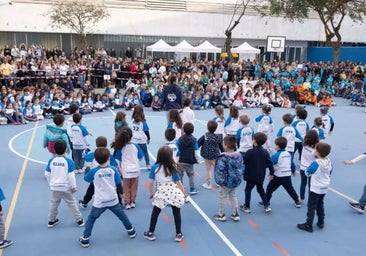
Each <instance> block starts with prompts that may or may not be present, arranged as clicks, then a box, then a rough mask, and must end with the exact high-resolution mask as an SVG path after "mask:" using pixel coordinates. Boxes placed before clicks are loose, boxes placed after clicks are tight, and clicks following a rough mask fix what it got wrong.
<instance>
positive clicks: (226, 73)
mask: <svg viewBox="0 0 366 256" xmlns="http://www.w3.org/2000/svg"><path fill="white" fill-rule="evenodd" d="M15 47H16V46H15ZM32 49H33V50H34V51H32ZM32 49H31V50H29V49H28V51H26V52H27V54H25V53H24V51H23V53H21V51H20V52H19V54H17V55H15V56H14V55H13V54H12V52H13V51H12V49H11V51H10V54H8V53H6V52H5V51H4V53H3V55H4V56H3V58H2V64H1V65H0V73H1V75H2V77H1V83H2V87H1V103H0V107H1V110H2V114H3V118H4V119H2V122H4V123H13V124H20V123H26V122H29V121H37V120H40V119H43V118H51V119H52V120H53V122H54V124H50V125H47V127H46V133H45V136H44V143H43V145H44V147H45V148H47V149H48V150H49V151H50V153H52V154H53V157H52V158H51V160H50V162H49V163H48V165H47V168H46V172H45V176H46V178H47V181H48V182H49V184H50V190H51V207H50V213H49V222H48V227H50V228H52V227H54V226H55V225H56V224H58V222H59V220H58V219H57V207H58V204H59V203H60V200H61V199H64V200H65V201H66V202H67V203H68V205H69V207H70V209H71V211H72V214H73V216H74V218H75V221H76V223H77V224H78V225H79V226H84V225H85V226H86V227H85V230H84V233H83V235H82V236H81V237H80V239H79V242H80V244H81V246H83V247H88V246H89V238H90V236H91V231H92V229H93V225H94V223H95V221H96V219H97V218H98V217H99V216H100V215H101V214H102V213H103V212H104V211H105V210H106V209H109V210H111V211H112V212H113V213H114V214H115V215H116V216H117V217H118V218H119V219H120V220H121V221H122V223H123V225H124V227H125V229H126V230H127V233H128V236H129V237H130V238H134V237H135V236H136V231H135V228H134V226H133V225H132V224H131V222H130V221H129V219H128V217H127V215H126V214H125V213H124V210H123V208H122V206H121V205H123V207H124V209H126V210H129V209H133V208H135V207H136V199H137V186H138V177H139V174H140V164H139V161H140V160H141V159H143V158H144V159H145V164H146V168H147V169H148V170H149V171H150V174H149V178H150V183H149V192H150V198H151V199H152V201H153V205H154V207H153V210H152V213H151V219H150V225H149V228H148V230H147V231H146V232H144V234H143V236H144V237H145V238H146V239H148V240H151V241H152V240H155V239H156V236H155V233H154V232H155V227H156V223H157V219H158V216H159V214H160V212H161V210H162V209H163V208H164V207H166V206H167V205H171V206H172V211H173V215H174V219H175V228H176V234H175V241H177V242H180V241H182V239H183V237H184V236H183V233H182V231H181V215H180V208H181V207H182V206H183V205H184V203H185V202H186V201H187V195H192V196H193V195H195V194H197V193H198V192H199V190H198V189H197V184H196V182H195V176H194V165H195V164H197V163H199V162H201V157H202V158H203V160H202V161H203V162H204V163H205V169H206V170H205V173H206V182H205V183H204V184H203V185H202V187H203V188H205V189H212V188H213V186H218V188H219V211H218V213H217V214H215V215H214V216H213V218H214V219H215V220H218V221H226V219H227V217H226V215H225V205H226V200H227V198H229V200H230V202H231V204H230V205H231V207H232V213H231V216H230V217H231V219H232V220H233V221H239V220H240V214H239V211H243V212H245V213H248V214H249V213H251V207H250V203H251V191H252V189H253V188H254V187H256V188H257V192H258V193H259V195H260V197H261V202H260V204H261V205H263V207H264V211H265V212H267V213H268V212H270V211H271V204H270V201H271V199H272V194H273V193H274V192H275V191H276V189H277V188H278V187H279V186H283V187H284V188H285V189H286V191H287V192H288V194H289V195H290V197H291V198H292V200H293V201H294V204H295V206H296V207H301V206H302V205H303V204H304V201H305V188H306V186H307V185H308V186H309V195H308V203H307V206H308V212H307V219H306V222H305V223H303V224H298V225H297V227H298V228H299V229H301V230H305V231H308V232H313V221H314V216H315V213H316V214H317V217H318V222H317V226H318V227H319V228H320V229H322V228H324V202H323V200H324V196H325V194H326V193H327V190H328V187H329V184H330V176H331V172H332V164H331V161H330V159H329V158H328V155H329V153H330V151H331V146H330V145H329V144H328V143H326V142H325V140H326V136H329V135H330V134H331V133H332V131H333V129H334V120H333V118H332V117H331V116H330V115H329V114H328V111H329V109H330V108H331V107H332V106H333V105H334V102H333V101H332V97H336V96H342V97H346V98H349V99H350V103H351V104H353V102H355V100H354V98H355V97H354V95H355V94H357V93H358V94H359V96H360V97H359V98H361V96H362V95H363V92H364V85H365V83H364V77H363V73H364V70H363V66H362V64H361V63H359V64H355V63H351V62H342V63H338V64H337V65H334V66H332V65H330V64H329V63H318V64H316V63H303V64H299V63H296V62H294V63H285V62H283V61H278V62H272V63H269V62H266V61H264V62H262V63H261V64H260V63H258V62H257V61H256V60H253V61H241V62H237V63H230V62H228V61H227V60H224V59H222V60H219V61H216V62H213V61H206V60H201V61H198V62H193V61H192V60H190V59H186V60H183V61H180V62H175V61H167V60H164V59H160V60H153V59H151V58H147V59H141V58H125V59H123V58H120V57H114V56H110V55H108V54H100V53H99V54H97V53H95V56H92V57H90V58H89V57H88V55H86V54H80V55H78V54H79V53H80V52H77V51H76V52H74V53H73V55H71V56H70V57H69V58H67V57H65V54H63V53H61V54H59V52H58V51H56V52H55V53H54V54H52V55H49V54H47V51H42V50H41V51H37V50H36V49H37V48H36V47H34V48H32ZM48 57H49V58H48ZM18 62H20V63H23V64H24V67H25V68H26V70H28V71H29V70H32V69H33V71H32V72H34V73H32V75H31V76H20V75H19V74H18V72H19V71H20V69H18V66H17V63H18ZM35 63H36V66H37V68H34V65H35ZM82 65H85V66H84V68H80V67H81V66H82ZM98 65H99V66H98ZM104 65H105V67H104ZM9 66H11V67H12V68H10V69H9V68H8V67H9ZM107 67H111V68H110V71H111V73H110V74H108V73H107V71H106V70H107ZM123 67H128V71H127V69H126V71H123V70H122V68H123ZM13 68H14V69H13ZM22 68H23V66H22ZM73 68H74V71H75V72H76V73H73V72H74V71H72V69H73ZM9 70H11V72H10V73H7V72H8V71H9ZM23 71H24V70H23ZM47 72H48V73H47ZM98 72H101V73H98ZM113 72H115V74H112V73H113ZM121 72H125V73H123V74H124V75H126V74H127V75H126V77H121ZM96 88H103V90H104V92H103V93H96V90H95V89H96ZM122 93H123V94H122ZM357 102H359V101H357ZM359 103H360V104H361V105H360V106H362V103H361V102H359ZM299 104H301V105H299ZM306 104H311V105H316V106H319V107H320V108H319V110H320V114H319V117H317V118H315V119H314V125H309V123H308V122H307V121H306V120H305V119H306V118H307V111H306V108H305V107H304V105H306ZM148 107H151V108H152V109H153V110H156V111H162V110H165V111H167V112H168V124H167V127H166V130H165V133H164V135H165V139H166V141H167V143H166V145H162V147H161V148H160V149H159V151H158V156H157V161H156V163H155V164H154V165H153V166H151V165H150V158H149V154H148V149H147V147H148V144H149V142H150V132H149V126H148V124H147V121H146V118H145V114H144V109H146V108H148ZM244 107H260V108H261V110H262V114H261V115H259V116H258V117H256V118H255V119H254V120H255V122H257V123H258V129H257V132H254V129H253V128H251V125H250V121H251V117H250V116H249V115H247V114H243V115H239V109H241V108H244ZM274 107H286V108H294V109H295V114H285V115H283V117H282V122H283V127H281V128H280V129H279V130H278V132H277V136H276V137H277V138H276V140H275V141H274V146H272V142H271V141H270V139H269V136H270V135H271V134H272V133H273V132H274V130H273V120H272V118H271V111H272V109H273V108H274ZM107 108H111V109H118V108H123V109H124V110H126V111H129V110H131V111H132V120H131V122H128V121H126V112H125V111H124V110H120V111H118V112H117V114H116V119H115V122H114V127H115V132H116V133H115V137H114V142H113V151H114V152H113V153H112V154H111V152H110V151H109V150H107V148H106V145H107V144H106V142H105V138H104V139H103V138H101V137H98V138H97V139H96V144H97V149H96V150H95V152H91V153H92V154H93V155H92V156H88V154H87V153H88V152H86V150H87V149H88V148H89V142H88V139H87V137H88V136H89V135H90V133H89V132H88V131H87V129H86V128H85V127H84V126H83V125H82V115H85V114H89V113H92V112H95V111H104V110H105V109H107ZM208 108H213V109H214V110H215V113H216V117H215V118H214V120H209V121H208V123H207V132H206V133H205V134H204V135H203V136H202V137H200V138H199V139H196V138H195V137H193V135H192V134H193V132H194V124H193V123H194V111H195V110H201V109H208ZM224 108H229V115H228V116H227V117H225V115H224ZM65 114H70V115H71V116H70V118H69V119H68V120H67V126H68V127H67V129H65V128H63V125H64V121H65V117H64V115H65ZM101 141H102V142H104V143H101ZM297 151H298V154H299V161H298V163H299V167H300V173H301V187H300V196H298V194H297V193H296V190H295V189H294V188H293V186H292V183H291V175H293V174H294V173H295V170H296V168H295V165H294V155H295V152H297ZM68 153H72V154H71V155H72V158H73V159H71V158H69V157H68V156H67V155H68ZM112 158H113V159H115V160H117V161H114V160H113V161H112V160H111V159H112ZM354 162H356V160H352V161H346V163H347V164H351V163H354ZM51 163H52V164H51ZM267 169H269V173H270V182H269V184H268V186H267V188H266V190H264V188H263V183H264V180H265V176H266V175H265V174H266V170H267ZM84 172H85V173H86V174H85V177H84V179H85V181H87V182H89V183H91V185H90V186H91V188H90V190H89V188H88V191H87V192H86V195H85V197H84V198H83V200H80V201H79V205H80V207H82V208H86V207H87V205H88V202H89V201H90V199H91V197H92V196H93V195H94V197H95V200H94V201H93V206H92V210H91V213H90V215H89V217H88V220H87V221H86V222H84V219H83V218H82V216H81V214H80V212H79V209H78V208H77V207H75V205H76V204H77V201H76V199H75V197H74V196H73V193H74V192H75V191H76V182H75V176H74V175H75V173H84ZM184 173H186V174H187V176H188V180H189V182H188V190H187V191H186V190H185V188H184V186H183V184H182V183H183V179H184ZM310 176H312V178H311V179H309V178H308V177H310ZM121 177H122V179H121ZM242 180H244V181H245V183H246V184H245V202H244V203H243V204H241V205H239V203H238V200H237V197H236V192H235V189H236V188H237V187H238V186H239V185H240V184H241V182H242ZM155 183H156V186H154V184H155ZM116 191H117V192H116ZM86 197H87V198H88V200H86V199H85V198H86ZM188 201H189V200H188ZM363 202H364V200H361V201H360V202H359V204H355V203H353V204H351V206H352V207H353V208H354V209H356V208H357V210H358V211H359V212H361V210H362V212H363V210H364V205H362V204H363ZM4 241H5V240H4Z"/></svg>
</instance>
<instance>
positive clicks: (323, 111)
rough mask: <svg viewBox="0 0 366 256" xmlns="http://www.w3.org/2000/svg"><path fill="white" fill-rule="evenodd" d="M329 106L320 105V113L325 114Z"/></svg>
mask: <svg viewBox="0 0 366 256" xmlns="http://www.w3.org/2000/svg"><path fill="white" fill-rule="evenodd" d="M328 110H329V108H328V107H327V106H322V107H320V114H322V115H326V114H327V113H328Z"/></svg>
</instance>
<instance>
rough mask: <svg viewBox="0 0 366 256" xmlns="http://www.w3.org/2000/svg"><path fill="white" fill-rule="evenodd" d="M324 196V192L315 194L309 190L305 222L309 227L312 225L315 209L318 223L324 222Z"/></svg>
mask: <svg viewBox="0 0 366 256" xmlns="http://www.w3.org/2000/svg"><path fill="white" fill-rule="evenodd" d="M324 196H325V194H317V193H314V192H311V191H310V192H309V200H308V212H307V214H306V216H307V218H306V223H307V224H309V226H311V227H312V226H313V221H314V216H315V211H316V215H317V216H318V224H324V216H325V213H324Z"/></svg>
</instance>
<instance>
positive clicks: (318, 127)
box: [311, 117, 325, 140]
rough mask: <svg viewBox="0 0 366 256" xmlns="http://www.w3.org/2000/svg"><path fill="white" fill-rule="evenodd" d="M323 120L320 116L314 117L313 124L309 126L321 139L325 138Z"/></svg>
mask: <svg viewBox="0 0 366 256" xmlns="http://www.w3.org/2000/svg"><path fill="white" fill-rule="evenodd" d="M323 127H324V126H323V120H322V118H321V117H316V118H315V119H314V126H313V127H312V128H311V129H312V130H315V131H316V132H317V133H318V135H319V139H321V140H325V134H324V129H323Z"/></svg>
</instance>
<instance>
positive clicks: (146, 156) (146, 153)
mask: <svg viewBox="0 0 366 256" xmlns="http://www.w3.org/2000/svg"><path fill="white" fill-rule="evenodd" d="M138 145H139V146H140V148H141V150H142V152H144V158H145V162H146V165H149V164H150V157H149V152H148V151H147V145H146V143H144V144H138Z"/></svg>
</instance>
